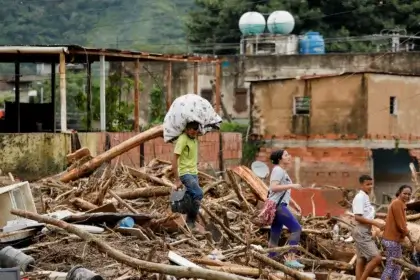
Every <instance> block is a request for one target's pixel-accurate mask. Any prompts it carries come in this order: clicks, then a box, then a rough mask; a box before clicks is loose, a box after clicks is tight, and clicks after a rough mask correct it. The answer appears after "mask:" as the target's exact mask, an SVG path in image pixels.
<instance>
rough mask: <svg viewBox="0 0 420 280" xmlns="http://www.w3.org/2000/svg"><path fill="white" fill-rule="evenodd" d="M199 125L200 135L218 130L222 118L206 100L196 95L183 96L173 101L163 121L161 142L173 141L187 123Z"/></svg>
mask: <svg viewBox="0 0 420 280" xmlns="http://www.w3.org/2000/svg"><path fill="white" fill-rule="evenodd" d="M193 121H195V122H198V123H199V124H200V132H201V134H203V135H204V134H206V133H207V132H209V131H211V130H212V129H214V128H219V127H220V123H221V122H222V118H221V117H220V116H219V115H218V114H217V113H216V111H214V109H213V106H212V105H211V104H210V102H208V101H207V100H206V99H204V98H202V97H201V96H199V95H197V94H192V93H189V94H185V95H182V96H180V97H178V98H176V99H175V100H174V102H173V103H172V105H171V107H170V108H169V110H168V112H167V113H166V115H165V119H164V121H163V140H164V141H165V142H170V141H172V140H175V139H176V138H177V137H178V136H179V135H181V133H182V132H183V131H184V129H185V126H186V125H187V123H189V122H193Z"/></svg>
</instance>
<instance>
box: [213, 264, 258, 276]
mask: <svg viewBox="0 0 420 280" xmlns="http://www.w3.org/2000/svg"><path fill="white" fill-rule="evenodd" d="M207 268H209V269H211V270H216V271H224V272H228V273H233V274H237V275H242V276H251V277H259V276H260V274H261V273H260V272H261V270H260V269H258V268H254V267H247V266H239V265H224V266H207Z"/></svg>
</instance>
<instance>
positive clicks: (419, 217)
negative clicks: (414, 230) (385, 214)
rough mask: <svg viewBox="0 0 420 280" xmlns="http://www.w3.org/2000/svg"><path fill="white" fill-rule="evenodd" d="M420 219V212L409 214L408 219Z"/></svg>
mask: <svg viewBox="0 0 420 280" xmlns="http://www.w3.org/2000/svg"><path fill="white" fill-rule="evenodd" d="M418 219H420V213H417V214H412V215H407V221H415V220H418Z"/></svg>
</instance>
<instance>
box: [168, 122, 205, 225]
mask: <svg viewBox="0 0 420 280" xmlns="http://www.w3.org/2000/svg"><path fill="white" fill-rule="evenodd" d="M198 131H199V123H198V122H190V123H187V125H186V127H185V130H184V132H183V133H182V134H181V135H180V136H179V137H178V139H177V140H176V144H175V149H174V158H173V162H172V169H173V173H174V176H175V178H176V179H177V181H176V183H175V188H176V189H179V188H180V187H182V185H184V186H185V188H186V192H185V194H186V195H189V196H190V198H191V205H190V207H189V208H188V210H187V226H188V227H189V228H190V230H194V231H195V222H196V220H197V216H198V212H199V210H200V203H201V200H202V199H203V190H202V189H201V188H200V185H199V183H198V166H197V165H198V140H197V137H198Z"/></svg>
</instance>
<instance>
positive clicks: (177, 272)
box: [11, 209, 306, 280]
mask: <svg viewBox="0 0 420 280" xmlns="http://www.w3.org/2000/svg"><path fill="white" fill-rule="evenodd" d="M11 212H12V214H14V215H17V216H20V217H24V218H27V219H31V220H35V221H38V222H40V223H46V224H50V225H54V226H56V227H59V228H62V229H64V230H66V231H67V232H69V233H73V234H76V235H77V236H79V237H80V238H82V239H83V240H85V241H87V242H89V243H90V244H93V245H95V246H96V247H97V248H98V250H100V251H101V252H103V253H105V254H107V255H108V256H110V257H112V258H114V259H115V260H117V261H119V262H121V263H123V264H126V265H128V266H130V267H133V268H135V269H140V270H144V271H149V272H158V273H162V274H168V275H173V276H176V277H189V278H202V279H209V280H212V279H220V280H234V279H235V280H236V279H237V280H239V279H241V280H244V279H250V278H244V277H240V276H237V275H233V274H228V273H224V272H218V271H212V270H209V269H203V268H195V267H189V268H186V267H178V266H172V265H166V264H159V263H153V262H147V261H142V260H139V259H136V258H133V257H130V256H128V255H126V254H124V253H123V252H121V251H119V250H118V249H115V248H112V247H111V246H109V245H108V244H107V243H105V242H103V241H102V240H100V239H98V238H96V237H95V236H93V235H92V234H90V233H88V232H86V231H84V230H81V229H79V228H77V227H75V226H73V225H71V224H68V223H66V222H63V221H60V220H56V219H53V218H49V217H46V216H41V215H38V214H35V213H31V212H27V211H24V210H17V209H13V210H12V211H11ZM302 280H306V279H302Z"/></svg>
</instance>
